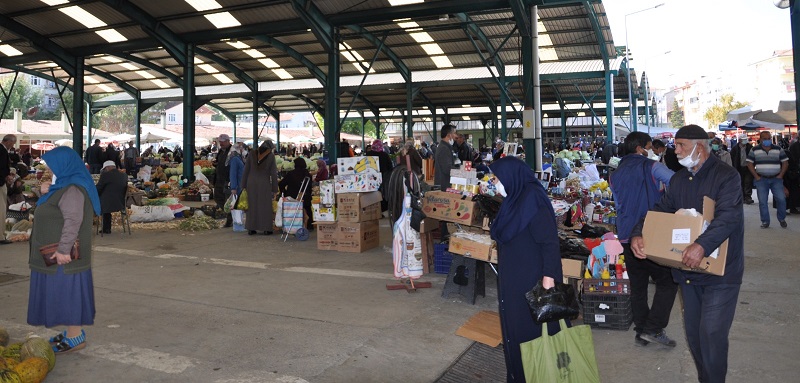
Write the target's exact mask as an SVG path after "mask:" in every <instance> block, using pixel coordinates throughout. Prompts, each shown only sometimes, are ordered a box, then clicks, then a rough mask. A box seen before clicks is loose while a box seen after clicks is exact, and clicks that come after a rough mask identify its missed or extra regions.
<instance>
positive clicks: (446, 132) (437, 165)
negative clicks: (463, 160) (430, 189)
mask: <svg viewBox="0 0 800 383" xmlns="http://www.w3.org/2000/svg"><path fill="white" fill-rule="evenodd" d="M439 135H440V136H441V138H442V139H441V141H439V146H438V147H436V152H435V153H434V156H433V167H434V172H433V184H434V185H436V186H438V187H439V190H442V191H444V190H447V188H449V187H450V170H451V169H454V166H455V160H456V158H457V157H456V154H455V152H453V144H454V143H455V137H456V127H455V126H453V125H450V124H447V125H445V126H442V130H441V133H440V134H439ZM439 229H440V230H441V232H442V233H441V234H442V237H441V238H442V240H444V239H446V237H447V236H448V235H449V234H450V233H449V232H448V231H447V222H445V221H440V225H439Z"/></svg>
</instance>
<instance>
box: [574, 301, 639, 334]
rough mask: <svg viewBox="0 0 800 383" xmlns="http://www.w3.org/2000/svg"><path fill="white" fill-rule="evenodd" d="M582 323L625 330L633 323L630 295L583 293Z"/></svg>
mask: <svg viewBox="0 0 800 383" xmlns="http://www.w3.org/2000/svg"><path fill="white" fill-rule="evenodd" d="M582 308H583V310H582V314H583V323H584V324H588V325H590V326H592V327H603V328H608V329H613V330H625V331H627V330H628V329H629V328H630V327H631V323H633V311H632V310H631V296H630V295H626V294H583V307H582Z"/></svg>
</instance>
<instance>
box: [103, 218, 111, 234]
mask: <svg viewBox="0 0 800 383" xmlns="http://www.w3.org/2000/svg"><path fill="white" fill-rule="evenodd" d="M103 232H104V233H106V234H108V233H110V232H111V213H103Z"/></svg>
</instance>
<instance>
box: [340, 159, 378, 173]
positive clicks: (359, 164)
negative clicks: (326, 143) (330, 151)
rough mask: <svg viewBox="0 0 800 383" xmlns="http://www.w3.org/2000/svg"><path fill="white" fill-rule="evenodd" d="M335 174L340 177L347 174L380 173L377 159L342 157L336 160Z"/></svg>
mask: <svg viewBox="0 0 800 383" xmlns="http://www.w3.org/2000/svg"><path fill="white" fill-rule="evenodd" d="M336 166H337V172H338V174H339V175H340V176H344V175H349V174H367V173H373V174H374V173H378V174H380V172H381V167H380V164H379V161H378V157H373V156H370V157H366V156H361V157H343V158H339V159H338V160H336Z"/></svg>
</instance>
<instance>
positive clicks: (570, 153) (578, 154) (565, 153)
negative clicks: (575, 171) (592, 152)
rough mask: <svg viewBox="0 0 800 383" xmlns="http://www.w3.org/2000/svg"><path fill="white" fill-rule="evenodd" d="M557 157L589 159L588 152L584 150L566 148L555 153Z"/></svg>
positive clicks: (572, 159)
mask: <svg viewBox="0 0 800 383" xmlns="http://www.w3.org/2000/svg"><path fill="white" fill-rule="evenodd" d="M556 157H558V158H564V159H567V160H571V161H575V160H581V161H589V160H590V159H591V158H590V157H589V152H586V151H577V150H567V149H564V150H562V151H560V152H558V154H557V155H556Z"/></svg>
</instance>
